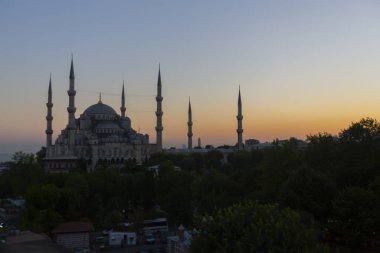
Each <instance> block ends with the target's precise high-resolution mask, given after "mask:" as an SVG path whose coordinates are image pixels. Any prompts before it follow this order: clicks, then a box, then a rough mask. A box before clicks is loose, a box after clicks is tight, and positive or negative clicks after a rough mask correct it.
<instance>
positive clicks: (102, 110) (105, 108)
mask: <svg viewBox="0 0 380 253" xmlns="http://www.w3.org/2000/svg"><path fill="white" fill-rule="evenodd" d="M83 114H85V115H91V114H107V115H117V113H116V112H115V110H114V109H112V107H111V106H109V105H106V104H103V103H101V102H99V103H97V104H94V105H91V106H90V107H88V108H87V109H86V110H85V111H84V112H83Z"/></svg>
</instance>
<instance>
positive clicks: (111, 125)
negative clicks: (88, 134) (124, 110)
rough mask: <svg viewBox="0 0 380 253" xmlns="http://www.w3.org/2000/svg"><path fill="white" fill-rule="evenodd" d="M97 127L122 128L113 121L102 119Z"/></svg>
mask: <svg viewBox="0 0 380 253" xmlns="http://www.w3.org/2000/svg"><path fill="white" fill-rule="evenodd" d="M111 109H112V108H111ZM95 129H120V127H119V125H118V124H116V123H115V122H112V121H101V122H99V124H97V125H96V127H95Z"/></svg>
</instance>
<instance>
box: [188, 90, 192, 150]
mask: <svg viewBox="0 0 380 253" xmlns="http://www.w3.org/2000/svg"><path fill="white" fill-rule="evenodd" d="M187 148H188V149H192V148H193V121H192V117H191V103H190V97H189V111H188V121H187Z"/></svg>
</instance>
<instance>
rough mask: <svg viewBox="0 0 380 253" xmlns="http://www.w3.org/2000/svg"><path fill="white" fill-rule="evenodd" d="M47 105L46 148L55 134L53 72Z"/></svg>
mask: <svg viewBox="0 0 380 253" xmlns="http://www.w3.org/2000/svg"><path fill="white" fill-rule="evenodd" d="M46 107H47V115H46V124H47V125H46V131H45V133H46V148H47V147H50V146H51V145H52V135H53V128H52V122H53V115H52V107H53V103H52V91H51V73H50V80H49V90H48V102H47V103H46Z"/></svg>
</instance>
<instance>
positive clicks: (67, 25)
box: [0, 0, 380, 153]
mask: <svg viewBox="0 0 380 253" xmlns="http://www.w3.org/2000/svg"><path fill="white" fill-rule="evenodd" d="M71 53H73V54H74V67H75V77H76V80H75V86H76V87H75V88H76V90H77V95H76V97H75V102H76V107H77V112H76V117H79V115H80V114H81V113H82V112H83V111H84V110H85V109H86V108H87V107H88V106H90V105H92V104H94V103H97V101H98V96H99V95H98V94H99V92H102V101H103V103H106V104H108V105H110V106H112V107H113V108H114V109H115V110H116V111H117V112H119V107H120V93H121V87H122V82H123V80H124V81H125V85H126V100H127V101H126V104H127V114H128V116H129V117H130V118H131V120H132V126H133V128H134V129H136V130H140V132H142V133H148V134H149V135H150V141H151V142H155V130H154V127H155V114H154V111H155V110H156V103H155V98H154V96H155V94H156V83H157V73H158V65H159V63H160V64H161V74H162V84H163V96H164V100H163V110H164V116H163V122H164V123H163V124H164V133H163V136H164V146H165V147H171V146H177V147H181V146H182V144H185V143H187V137H186V132H187V125H186V122H187V105H188V99H189V96H190V97H191V103H192V111H193V122H194V126H193V132H194V137H193V139H194V140H193V141H194V143H196V140H197V138H198V137H201V139H202V144H213V145H220V144H235V143H236V126H237V122H236V114H237V95H238V89H239V85H240V87H241V92H242V101H243V115H244V120H243V128H244V133H243V138H244V139H248V138H255V139H259V140H260V141H271V140H273V139H275V138H280V139H281V138H289V137H292V136H294V137H298V138H302V139H305V138H306V136H307V135H308V134H313V133H318V132H324V131H326V132H329V133H332V134H337V133H339V131H340V130H342V129H343V128H346V127H347V126H348V125H349V124H350V123H351V122H355V121H358V120H359V119H361V118H363V117H373V118H377V119H380V99H379V97H380V1H375V0H362V1H358V0H339V1H338V0H328V1H327V0H321V1H308V0H302V1H301V0H299V1H296V0H289V1H281V0H278V1H268V0H265V1H264V0H262V1H254V0H249V1H223V0H195V1H169V0H151V1H146V0H139V1H137V0H136V1H132V0H131V1H117V0H112V1H96V0H95V1H89V0H88V1H87V0H83V1H76V0H65V1H55V0H45V1H42V0H34V1H29V0H17V1H11V0H1V1H0V88H1V91H0V153H13V152H15V151H17V150H23V151H25V152H36V151H38V150H39V148H40V147H41V146H43V145H45V133H44V131H45V129H46V120H45V116H46V104H45V103H46V102H47V88H48V81H49V75H50V73H51V75H52V85H53V103H54V107H53V116H54V120H53V129H54V139H55V138H56V136H57V134H59V133H60V130H61V129H63V128H64V127H65V125H66V124H67V111H66V107H67V105H68V96H67V89H68V87H69V79H68V77H69V67H70V58H71Z"/></svg>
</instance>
